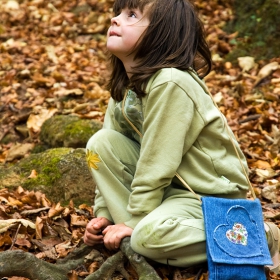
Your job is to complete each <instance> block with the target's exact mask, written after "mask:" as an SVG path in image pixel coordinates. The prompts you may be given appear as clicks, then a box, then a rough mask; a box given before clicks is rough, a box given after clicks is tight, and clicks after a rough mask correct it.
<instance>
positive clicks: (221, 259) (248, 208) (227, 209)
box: [202, 197, 272, 265]
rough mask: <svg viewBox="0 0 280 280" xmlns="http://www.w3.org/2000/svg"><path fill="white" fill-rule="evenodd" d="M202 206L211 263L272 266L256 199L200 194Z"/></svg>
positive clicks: (260, 212)
mask: <svg viewBox="0 0 280 280" xmlns="http://www.w3.org/2000/svg"><path fill="white" fill-rule="evenodd" d="M202 209H203V215H204V224H205V232H206V243H207V250H208V254H209V255H210V256H211V258H212V261H213V262H218V263H228V264H254V265H272V260H271V257H270V253H269V250H268V245H267V240H266V237H265V230H264V222H263V215H262V208H261V204H260V201H259V200H258V199H255V200H247V199H225V198H216V197H203V198H202Z"/></svg>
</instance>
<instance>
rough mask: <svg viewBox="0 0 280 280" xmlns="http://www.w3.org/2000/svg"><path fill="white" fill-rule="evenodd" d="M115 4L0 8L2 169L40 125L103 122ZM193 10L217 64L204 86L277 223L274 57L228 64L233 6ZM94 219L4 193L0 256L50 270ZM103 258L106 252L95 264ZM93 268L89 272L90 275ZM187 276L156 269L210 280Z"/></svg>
mask: <svg viewBox="0 0 280 280" xmlns="http://www.w3.org/2000/svg"><path fill="white" fill-rule="evenodd" d="M112 4H113V1H112V0H99V1H97V0H87V1H85V0H80V1H76V0H69V1H62V0H52V1H43V0H36V1H35V0H33V1H27V0H22V1H15V0H2V1H1V2H0V18H1V22H0V124H1V126H0V164H5V163H6V162H16V161H18V160H20V159H21V158H23V157H24V156H28V154H29V153H30V151H31V149H32V147H33V146H34V145H36V143H38V136H39V134H40V128H41V125H42V123H43V122H44V121H45V120H46V119H48V118H50V117H51V116H52V115H54V114H66V115H71V114H75V115H78V116H79V117H81V118H88V119H97V120H100V121H103V119H104V114H105V111H106V106H107V103H108V99H109V96H110V95H109V92H108V91H107V90H106V87H105V85H106V81H107V78H108V68H107V64H106V63H107V62H106V49H105V45H106V43H105V42H106V30H107V28H108V26H109V24H110V18H111V16H112V10H111V7H112ZM195 5H196V7H197V8H198V11H199V13H200V16H201V19H202V21H203V23H204V25H205V30H206V34H207V41H208V42H209V45H210V48H211V52H212V58H213V62H214V65H213V69H212V71H211V73H210V74H209V75H208V76H207V77H206V78H205V81H206V83H207V85H208V87H209V89H210V90H211V92H212V93H213V95H214V98H215V101H216V102H217V103H218V105H219V107H220V109H221V111H222V112H223V114H224V115H225V116H226V118H227V120H228V122H229V125H230V126H231V128H232V130H233V132H234V133H235V135H236V137H237V139H238V141H239V143H240V145H241V148H242V150H243V151H244V153H245V155H246V158H247V161H248V164H249V168H250V174H249V175H250V180H251V182H252V184H253V187H254V189H255V191H256V193H257V195H258V197H259V198H260V199H261V202H262V205H263V212H264V217H265V219H268V220H270V221H274V222H276V223H277V224H278V225H279V223H280V222H279V221H280V215H279V212H280V211H279V209H280V195H279V181H280V180H279V179H280V152H279V151H280V131H279V129H280V124H279V119H280V118H279V112H280V106H279V94H280V67H279V64H280V58H273V59H271V60H269V61H264V60H261V61H256V60H255V58H254V57H240V58H238V60H237V61H236V62H230V61H227V60H226V58H225V57H226V55H227V54H228V53H229V52H230V51H231V50H232V49H233V48H235V44H234V41H235V40H236V38H237V36H238V33H234V34H227V33H225V32H224V31H223V26H224V25H225V24H226V22H228V21H229V20H231V19H233V17H234V15H233V10H232V7H231V5H230V4H229V3H223V4H222V5H221V4H219V1H216V0H210V1H202V0H196V1H195ZM30 176H36V171H34V172H33V173H32V174H30ZM92 217H93V212H92V208H91V207H89V206H87V205H83V206H80V207H78V208H75V206H74V205H73V204H72V203H71V202H70V203H69V205H67V206H61V205H60V204H56V205H54V204H53V203H52V202H50V201H49V200H48V199H47V198H46V197H45V195H44V194H42V193H40V192H29V191H26V190H23V189H22V188H21V187H18V189H17V190H14V191H9V190H7V189H2V190H0V219H1V220H0V222H2V223H1V225H0V231H1V234H0V235H1V236H0V250H1V251H4V250H15V249H21V250H25V251H29V252H33V253H34V254H36V256H37V257H39V258H43V259H45V260H46V261H50V262H54V261H55V259H57V258H62V257H64V256H65V255H67V254H68V253H69V252H70V251H71V250H73V248H74V247H75V245H76V244H78V243H79V241H80V239H81V237H82V236H83V232H84V229H85V224H86V223H87V222H88V221H89V220H90V219H91V218H92ZM34 226H35V228H34ZM99 253H100V252H99ZM108 255H109V253H108V252H106V250H105V251H104V252H101V253H100V254H99V255H98V257H97V258H101V259H102V258H104V257H106V256H108ZM100 262H102V260H100V259H99V261H97V262H93V263H94V264H93V265H91V266H90V267H89V268H88V269H89V270H91V271H94V270H95V269H96V268H97V267H98V264H99V263H100ZM194 270H195V269H193V268H191V269H186V270H181V269H180V270H179V269H175V270H170V268H166V267H159V268H158V271H159V274H160V275H161V276H162V279H181V280H183V279H200V280H202V279H207V274H206V273H205V272H203V271H202V272H201V275H200V276H199V272H197V271H196V273H194ZM75 273H76V272H75ZM75 273H74V274H75ZM77 273H78V272H77ZM77 273H76V274H77ZM80 273H88V272H85V271H83V272H80ZM131 273H132V272H131ZM74 274H73V275H74ZM73 275H72V276H71V277H73V278H72V279H74V276H73ZM170 275H172V276H170ZM193 275H196V276H193ZM170 277H171V278H170ZM271 277H272V278H274V276H273V275H272V276H271ZM11 279H13V280H15V279H19V278H18V277H13V278H11ZM69 279H70V278H69ZM275 279H276V278H275Z"/></svg>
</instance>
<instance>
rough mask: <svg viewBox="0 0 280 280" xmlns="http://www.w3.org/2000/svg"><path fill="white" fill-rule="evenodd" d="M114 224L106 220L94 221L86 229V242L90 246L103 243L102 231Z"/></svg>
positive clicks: (97, 219)
mask: <svg viewBox="0 0 280 280" xmlns="http://www.w3.org/2000/svg"><path fill="white" fill-rule="evenodd" d="M112 224H113V223H112V222H111V221H109V220H108V219H106V218H103V217H100V218H94V219H92V220H91V221H90V222H89V223H88V224H87V227H86V231H85V234H84V242H85V244H87V245H88V246H93V245H96V244H101V243H103V235H102V230H104V229H105V228H106V227H107V226H109V225H112Z"/></svg>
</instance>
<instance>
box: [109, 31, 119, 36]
mask: <svg viewBox="0 0 280 280" xmlns="http://www.w3.org/2000/svg"><path fill="white" fill-rule="evenodd" d="M109 36H110V37H111V36H116V37H120V35H119V34H118V33H116V32H115V31H110V33H109Z"/></svg>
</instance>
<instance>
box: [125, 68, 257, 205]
mask: <svg viewBox="0 0 280 280" xmlns="http://www.w3.org/2000/svg"><path fill="white" fill-rule="evenodd" d="M188 73H189V74H190V75H191V76H192V77H193V79H194V80H195V81H196V82H197V83H198V84H199V85H200V86H201V87H202V89H203V90H204V91H205V93H207V94H208V95H209V96H210V97H211V99H212V101H213V103H214V105H215V106H216V107H217V108H218V110H219V112H220V114H221V118H222V120H223V122H224V125H225V127H226V130H227V133H228V135H229V138H230V141H231V143H232V145H233V148H234V151H235V153H236V155H237V157H238V159H239V162H240V165H241V167H242V170H243V173H244V174H245V177H246V180H247V183H248V186H249V189H250V191H251V193H252V196H253V198H254V199H256V198H257V197H256V194H255V191H254V189H253V186H252V184H251V182H250V179H249V177H248V174H247V172H246V169H245V166H244V164H243V163H242V160H241V158H240V155H239V153H238V151H237V148H236V146H235V144H234V141H233V137H232V135H231V133H230V130H229V127H228V125H227V123H226V121H225V119H224V116H223V114H222V112H221V111H220V109H219V107H218V105H217V103H216V102H215V100H214V98H213V95H212V94H211V93H210V91H209V90H208V89H207V87H206V86H205V85H204V84H202V83H201V81H200V80H198V79H199V78H198V77H197V75H196V74H195V73H194V72H193V71H192V70H191V71H188ZM127 93H128V90H126V92H125V95H124V98H123V103H122V113H123V116H124V118H125V119H126V121H127V122H128V123H129V124H130V125H131V127H132V128H133V129H134V131H135V132H136V133H137V134H138V135H139V136H140V137H141V138H142V137H143V135H142V133H141V132H140V131H139V130H138V129H137V127H136V126H135V125H134V124H133V123H132V122H131V121H130V120H129V118H128V117H127V116H126V114H125V111H124V103H125V100H126V97H127ZM175 176H176V177H177V178H178V179H179V181H180V182H181V183H182V184H183V185H184V186H185V187H186V188H187V189H188V190H189V191H190V192H191V193H192V194H194V195H195V196H196V198H197V199H198V200H199V201H200V202H201V203H202V201H201V198H200V196H199V195H197V194H196V193H195V192H194V191H193V189H192V188H191V187H190V186H189V185H188V184H187V182H186V181H185V180H184V179H183V178H182V177H181V176H180V175H179V174H178V172H176V173H175Z"/></svg>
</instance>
